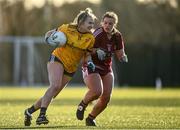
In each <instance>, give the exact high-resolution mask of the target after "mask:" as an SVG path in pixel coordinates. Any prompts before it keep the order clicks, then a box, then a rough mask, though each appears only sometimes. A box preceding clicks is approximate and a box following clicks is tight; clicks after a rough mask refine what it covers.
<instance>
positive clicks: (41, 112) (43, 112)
mask: <svg viewBox="0 0 180 130" xmlns="http://www.w3.org/2000/svg"><path fill="white" fill-rule="evenodd" d="M46 110H47V108H46V107H41V110H40V114H39V116H41V115H46Z"/></svg>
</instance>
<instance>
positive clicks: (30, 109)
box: [28, 105, 36, 114]
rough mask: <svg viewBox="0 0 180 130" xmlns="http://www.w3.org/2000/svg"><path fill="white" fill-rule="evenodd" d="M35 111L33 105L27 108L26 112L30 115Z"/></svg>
mask: <svg viewBox="0 0 180 130" xmlns="http://www.w3.org/2000/svg"><path fill="white" fill-rule="evenodd" d="M35 111H36V109H35V107H34V105H32V106H31V107H30V108H28V112H29V113H30V114H32V113H34V112H35Z"/></svg>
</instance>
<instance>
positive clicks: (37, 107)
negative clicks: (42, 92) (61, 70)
mask: <svg viewBox="0 0 180 130" xmlns="http://www.w3.org/2000/svg"><path fill="white" fill-rule="evenodd" d="M70 79H71V78H70V77H68V76H66V75H64V76H63V80H62V87H60V88H62V89H63V86H66V84H67V83H68V82H69V80H70ZM62 89H59V91H57V92H56V94H55V96H54V97H53V98H55V97H56V96H57V95H58V94H59V93H60V91H61V90H62ZM41 102H42V97H41V98H40V99H39V100H37V101H36V102H35V104H34V108H35V109H36V110H38V109H40V108H41Z"/></svg>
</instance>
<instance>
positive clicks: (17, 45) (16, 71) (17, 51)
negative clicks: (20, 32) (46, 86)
mask: <svg viewBox="0 0 180 130" xmlns="http://www.w3.org/2000/svg"><path fill="white" fill-rule="evenodd" d="M3 42H6V43H13V44H14V46H13V51H14V52H13V84H15V85H18V84H20V83H19V82H20V69H21V67H22V66H21V64H20V62H21V54H22V49H21V47H22V46H25V47H26V48H27V52H26V54H27V57H26V58H27V70H26V74H27V83H26V84H27V85H34V44H43V43H44V39H43V37H30V36H26V37H15V36H0V43H3Z"/></svg>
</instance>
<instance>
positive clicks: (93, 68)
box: [87, 61, 96, 72]
mask: <svg viewBox="0 0 180 130" xmlns="http://www.w3.org/2000/svg"><path fill="white" fill-rule="evenodd" d="M87 68H88V70H89V71H92V72H94V71H95V68H96V66H95V64H94V63H93V62H92V61H88V63H87Z"/></svg>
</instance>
